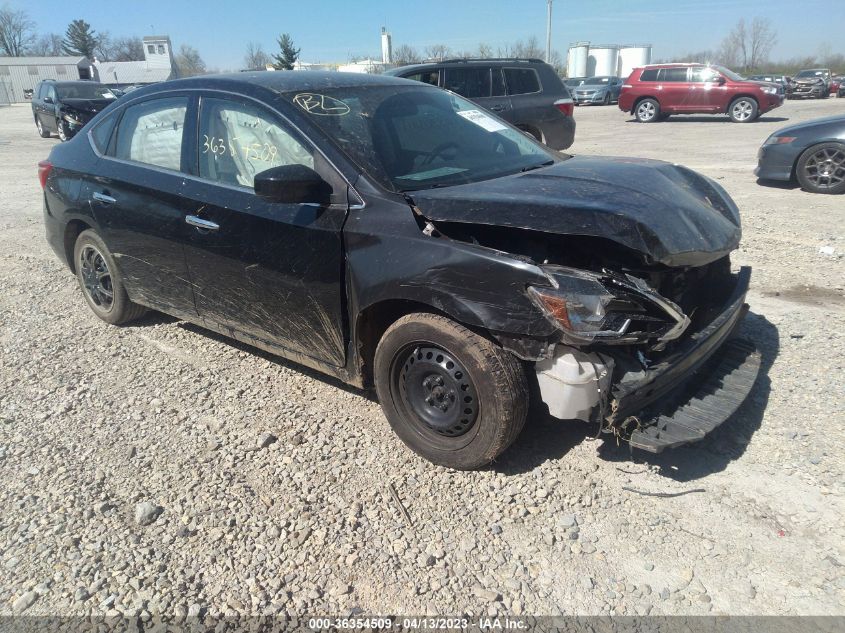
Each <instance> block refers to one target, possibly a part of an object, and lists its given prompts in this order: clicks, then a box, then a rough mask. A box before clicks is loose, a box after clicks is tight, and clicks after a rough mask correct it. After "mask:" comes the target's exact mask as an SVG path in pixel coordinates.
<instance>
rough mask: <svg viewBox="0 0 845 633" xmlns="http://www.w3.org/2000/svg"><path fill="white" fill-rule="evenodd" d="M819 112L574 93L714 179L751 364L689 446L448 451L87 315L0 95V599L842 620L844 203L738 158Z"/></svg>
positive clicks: (564, 435)
mask: <svg viewBox="0 0 845 633" xmlns="http://www.w3.org/2000/svg"><path fill="white" fill-rule="evenodd" d="M834 113H842V114H845V99H830V100H827V101H823V102H787V103H786V104H785V105H784V106H783V107H782V108H780V109H778V110H775V111H773V112H771V113H769V114H767V115H765V116H764V117H763V118H762V119H761V120H760V121H759V122H756V123H753V124H744V125H740V124H732V123H729V122H728V121H727V120H726V119H723V118H719V117H696V118H677V119H673V120H670V121H669V122H666V123H660V124H653V125H640V124H636V123H633V122H631V121H630V120H629V119H630V117H628V116H627V115H625V114H623V113H621V112H620V111H619V110H618V109H617V108H616V107H615V106H614V107H605V108H602V107H581V108H578V109H577V110H576V118H577V120H578V133H577V141H576V144H575V146H574V147H573V148H572V151H573V152H575V153H598V154H608V155H630V156H643V157H650V158H659V159H664V160H668V161H673V162H678V163H682V164H685V165H688V166H690V167H692V168H694V169H697V170H700V171H702V172H704V173H705V174H707V175H709V176H711V177H713V178H716V179H718V180H719V182H720V183H721V184H722V185H723V186H724V187H725V188H726V189H727V190H728V192H729V193H730V194H731V195H732V196H733V197H734V198H735V200H736V201H737V203H738V204H739V206H740V208H741V209H742V212H743V220H744V232H745V236H744V241H743V245H742V247H741V249H740V251H739V252H738V253H737V254H736V255H735V257H734V263H735V264H737V265H739V264H750V265H751V266H753V267H754V277H753V286H752V291H751V294H750V303H751V313H750V314H749V317H748V319H747V322H746V324H745V326H744V330H745V334H746V335H747V336H749V337H750V338H752V339H753V340H754V341H756V343H757V344H758V345H759V346H760V347H761V349H762V350H763V354H764V365H765V371H766V374H765V375H763V376H761V378H760V379H759V381H758V383H757V385H756V387H755V389H754V392H753V393H752V397H751V398H750V400H749V401H748V402H746V403H745V405H743V407H742V408H741V409H740V411H739V412H738V413H737V414H736V415H735V416H734V417H733V418H732V420H730V421H729V422H728V423H726V424H725V425H724V426H723V427H721V428H720V429H719V430H718V431H716V432H715V433H714V434H713V435H712V436H711V437H709V438H707V439H706V440H705V441H703V442H701V443H700V444H697V445H694V446H693V447H690V448H684V449H680V450H675V451H672V452H668V453H666V454H664V455H662V456H660V457H654V456H649V455H647V454H641V453H637V454H634V455H631V454H630V453H629V451H628V450H627V449H625V448H624V447H619V448H617V447H616V446H615V445H614V443H613V442H611V441H603V440H594V439H593V438H592V437H590V430H591V429H590V428H589V427H586V426H580V425H578V426H572V425H568V424H563V423H559V422H556V421H554V420H551V419H531V420H529V423H528V425H527V427H526V430H525V432H524V433H523V436H522V437H521V438H520V439H519V440H518V441H517V444H516V445H515V446H514V447H513V448H512V449H511V450H510V451H509V452H508V453H506V455H505V456H504V457H503V458H502V459H501V460H500V461H499V462H498V463H497V464H495V465H494V466H493V467H492V468H491V469H489V470H486V471H482V472H473V473H465V472H450V471H447V470H444V469H442V468H438V467H435V466H432V465H430V464H428V463H427V462H424V461H423V460H422V459H420V458H417V457H416V456H415V455H413V454H412V453H410V452H409V451H408V450H407V449H405V447H404V446H403V445H402V444H401V443H400V442H399V440H398V439H396V438H395V437H394V436H393V434H392V433H391V431H390V429H389V427H388V424H387V422H386V421H385V420H384V418H383V417H382V414H381V411H380V409H379V407H378V404H377V403H376V402H375V401H374V400H373V399H372V398H371V397H370V396H368V395H367V394H365V393H361V392H358V391H355V390H352V389H348V388H345V387H343V386H341V385H339V384H337V383H336V382H334V381H332V380H329V379H326V378H324V377H321V376H320V375H318V374H316V373H314V372H311V371H308V370H304V369H302V368H300V367H298V366H295V365H293V364H291V363H288V362H285V361H282V360H279V359H276V358H273V357H271V356H269V355H267V354H264V353H261V352H258V351H256V350H253V349H250V348H247V347H245V346H242V345H240V344H238V343H235V342H232V341H228V340H224V339H222V338H220V337H218V336H216V335H213V334H210V333H208V332H205V331H203V330H201V329H200V328H197V327H194V326H192V325H188V324H186V323H182V322H178V321H176V320H174V319H171V318H169V317H165V316H161V315H149V316H147V317H145V318H144V319H143V320H142V321H141V322H139V323H137V324H133V325H131V326H129V327H122V328H118V327H112V326H108V325H106V324H104V323H102V322H100V321H99V320H97V319H96V318H95V317H94V315H93V314H92V313H91V312H90V311H89V310H88V309H87V307H86V305H85V303H84V301H83V299H82V296H81V294H80V293H79V291H78V290H77V287H76V284H75V280H74V278H73V277H72V276H71V274H70V273H69V272H68V271H67V270H66V269H65V268H64V267H63V266H62V265H61V264H60V262H59V261H58V260H57V259H56V257H55V256H54V255H53V253H52V251H50V250H49V247H48V246H47V244H46V242H45V240H44V235H43V226H42V218H41V215H42V211H41V191H40V188H39V186H38V182H37V178H36V170H35V163H36V162H37V161H38V160H39V159H41V158H44V157H46V155H47V153H48V151H49V149H50V147H51V146H52V145H53V144H54V143H56V142H58V141H57V140H55V139H53V140H43V139H40V138H39V137H38V135H37V133H36V131H35V126H34V125H33V122H32V118H31V115H30V110H29V106H23V107H22V106H15V107H6V108H2V109H0V165H2V167H0V169H1V170H2V171H0V239H2V249H1V250H0V508H2V512H0V613H11V612H25V613H26V614H91V613H108V614H111V615H118V614H128V615H131V616H133V617H137V616H140V617H142V618H147V617H148V616H149V614H155V613H166V614H187V613H189V612H190V613H192V614H193V613H197V612H199V613H208V614H212V615H214V614H227V613H250V614H257V613H290V614H306V613H307V614H329V613H332V614H344V613H349V612H350V611H352V610H353V609H355V608H356V607H357V608H359V609H361V610H363V612H367V613H378V612H381V613H388V612H393V613H396V612H398V613H416V614H419V613H460V612H471V613H473V614H486V613H496V612H506V611H507V612H512V613H522V614H528V613H534V614H573V613H578V614H600V613H616V614H619V613H623V614H640V615H643V614H648V613H650V614H704V613H709V614H721V613H729V614H839V615H845V523H844V522H843V516H845V503H844V502H843V499H845V496H843V493H845V477H843V471H845V468H843V465H845V450H843V449H845V441H843V440H845V428H843V422H845V419H843V414H842V406H843V358H845V335H843V332H845V292H843V284H845V260H843V252H845V239H843V228H845V197H843V196H839V197H832V196H819V195H811V194H807V193H804V192H802V191H800V190H799V189H797V188H788V187H764V186H761V185H758V184H757V183H756V182H755V180H754V177H753V175H752V173H751V171H752V169H753V167H754V165H755V161H756V158H755V156H756V151H757V147H758V146H759V144H760V143H761V142H762V141H763V140H764V139H765V138H766V136H768V134H770V133H771V132H773V131H774V130H776V129H778V128H779V127H781V126H783V125H786V124H788V123H793V122H797V121H803V120H806V119H810V118H815V117H819V116H825V115H830V114H834ZM824 246H831V247H833V249H834V254H833V255H825V254H822V253H820V250H819V249H820V248H821V247H824ZM268 434H269V435H268ZM390 483H392V484H393V486H395V489H396V491H397V493H398V496H399V497H400V498H401V500H402V503H403V504H404V506H405V507H406V508H407V510H408V513H409V515H410V518H411V521H412V525H410V526H409V525H408V524H407V523H406V522H405V520H404V519H403V516H402V514H401V513H400V512H399V511H398V509H397V507H396V504H395V502H394V501H393V500H392V498H391V495H390V493H389V492H388V490H387V485H388V484H390ZM625 488H630V489H634V490H637V491H648V492H672V493H675V492H683V491H689V490H692V489H703V492H691V493H690V494H685V495H683V496H678V497H674V498H660V497H653V496H643V495H641V494H638V493H637V492H632V491H630V490H626V489H625Z"/></svg>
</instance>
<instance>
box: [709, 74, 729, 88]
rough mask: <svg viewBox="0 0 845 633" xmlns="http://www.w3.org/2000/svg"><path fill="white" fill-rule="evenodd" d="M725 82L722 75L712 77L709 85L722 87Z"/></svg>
mask: <svg viewBox="0 0 845 633" xmlns="http://www.w3.org/2000/svg"><path fill="white" fill-rule="evenodd" d="M725 82H726V79H725V78H724V77H723V76H722V75H717V76H716V77H713V79H711V80H710V83H714V84H716V85H717V86H724V85H725Z"/></svg>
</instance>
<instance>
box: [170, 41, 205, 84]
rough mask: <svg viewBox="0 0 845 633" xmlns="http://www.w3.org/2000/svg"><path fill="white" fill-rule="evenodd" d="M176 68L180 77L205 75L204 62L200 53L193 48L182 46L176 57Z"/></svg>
mask: <svg viewBox="0 0 845 633" xmlns="http://www.w3.org/2000/svg"><path fill="white" fill-rule="evenodd" d="M176 67H177V68H178V69H179V76H180V77H193V76H194V75H204V74H205V73H206V69H205V62H204V61H203V59H202V57H200V53H199V51H198V50H197V49H195V48H194V47H193V46H188V45H187V44H182V46H181V47H180V48H179V54H178V55H177V56H176Z"/></svg>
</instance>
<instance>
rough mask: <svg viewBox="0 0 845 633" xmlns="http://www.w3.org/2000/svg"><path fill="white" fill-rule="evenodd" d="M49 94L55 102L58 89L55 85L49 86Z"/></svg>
mask: <svg viewBox="0 0 845 633" xmlns="http://www.w3.org/2000/svg"><path fill="white" fill-rule="evenodd" d="M47 96H48V97H50V99H52V100H53V103H55V102H56V89H55V88H54V87H53V86H50V87H49V88H47Z"/></svg>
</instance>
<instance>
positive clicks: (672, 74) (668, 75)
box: [657, 68, 687, 82]
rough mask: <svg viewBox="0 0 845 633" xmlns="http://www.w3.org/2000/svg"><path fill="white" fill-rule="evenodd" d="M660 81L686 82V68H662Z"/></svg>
mask: <svg viewBox="0 0 845 633" xmlns="http://www.w3.org/2000/svg"><path fill="white" fill-rule="evenodd" d="M657 76H658V78H659V81H667V82H668V81H686V80H687V69H686V68H661V69H660V72H659V73H658V75H657Z"/></svg>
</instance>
